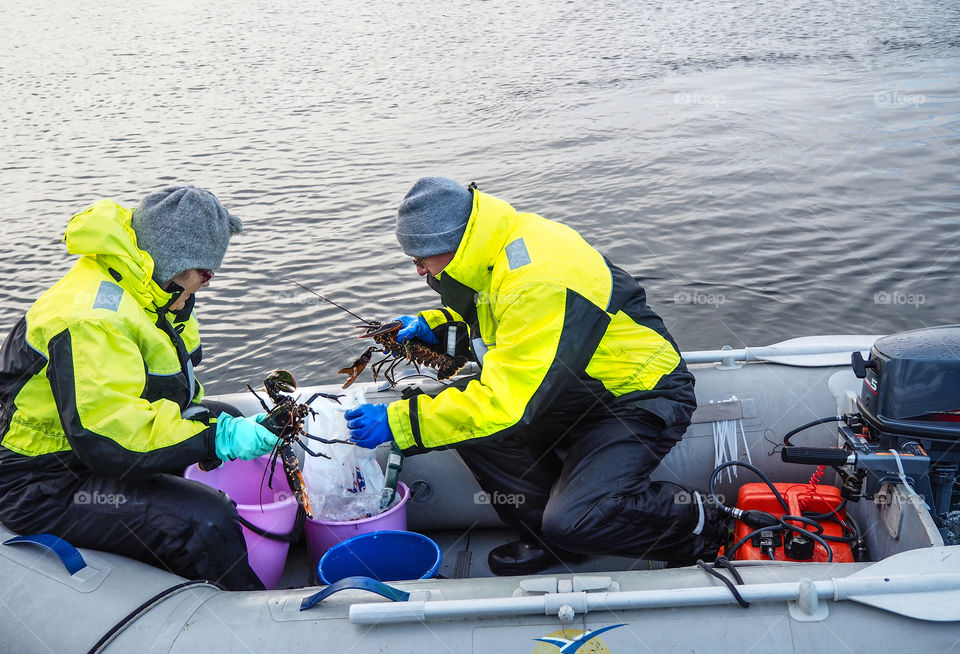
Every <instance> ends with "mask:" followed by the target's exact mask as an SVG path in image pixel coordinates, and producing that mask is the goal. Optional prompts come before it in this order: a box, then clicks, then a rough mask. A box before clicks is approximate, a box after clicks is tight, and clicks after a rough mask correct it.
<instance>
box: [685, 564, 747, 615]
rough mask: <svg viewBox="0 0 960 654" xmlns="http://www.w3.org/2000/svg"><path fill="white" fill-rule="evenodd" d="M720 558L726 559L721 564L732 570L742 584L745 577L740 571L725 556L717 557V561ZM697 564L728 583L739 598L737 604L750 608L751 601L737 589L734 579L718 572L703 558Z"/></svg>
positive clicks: (736, 598)
mask: <svg viewBox="0 0 960 654" xmlns="http://www.w3.org/2000/svg"><path fill="white" fill-rule="evenodd" d="M720 559H723V560H724V561H726V564H723V563H721V564H720V565H722V566H723V567H725V568H727V569H728V570H730V571H731V572H732V573H733V575H734V577H735V578H736V579H737V583H738V584H742V583H743V578H742V577H740V573H739V572H737V571H736V569H735V568H734V567H733V565H731V564H730V561H728V560H727V559H726V558H724V557H717V561H720ZM697 565H698V566H700V568H701V569H703V570H704V571H705V572H707V573H709V574H711V575H713V576H714V577H716V578H717V579H719V580H720V581H722V582H723V583H724V584H725V585H726V587H727V588H728V589H729V590H730V593H731V594H732V595H733V598H734V599H735V600H737V604H739V605H740V606H741V607H742V608H745V609H746V608H750V602H748V601H747V600H745V599H743V595H741V594H740V591H739V590H737V587H736V586H735V585H734V583H733V582H732V581H730V580H729V579H727V578H726V577H724V576H723V575H722V574H720V573H719V572H717V571H716V570H714V569H713V568H711V567H710V566H708V565H707V564H706V563H704V562H703V559H697ZM714 566H716V563H715V564H714Z"/></svg>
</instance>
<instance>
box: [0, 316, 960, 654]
mask: <svg viewBox="0 0 960 654" xmlns="http://www.w3.org/2000/svg"><path fill="white" fill-rule="evenodd" d="M958 352H960V327H940V328H934V329H925V330H919V331H915V332H907V333H904V334H899V335H894V336H887V337H876V336H818V337H807V338H798V339H793V340H790V341H786V342H783V343H778V344H776V345H772V346H766V347H759V348H743V349H732V348H724V349H721V350H715V351H702V352H687V353H685V354H684V357H685V359H686V360H687V362H688V364H689V366H690V369H691V370H692V371H693V373H694V374H695V376H696V391H697V397H698V405H699V408H698V410H697V412H696V414H695V415H694V419H693V424H692V425H691V426H690V428H689V430H688V431H687V433H686V435H685V437H684V439H683V441H682V442H681V443H680V444H679V445H678V446H677V447H676V448H674V450H673V451H671V452H670V454H669V455H668V456H667V457H666V458H665V459H664V461H663V463H662V464H661V466H660V468H659V469H658V471H657V473H656V475H655V477H657V478H660V479H665V480H671V481H675V482H677V483H679V484H681V485H683V486H684V487H688V488H696V489H702V490H703V491H704V492H703V493H702V494H700V493H697V494H695V495H694V496H687V497H678V498H677V501H688V502H691V501H706V502H717V503H718V504H719V505H722V506H725V507H727V508H728V509H729V510H730V511H732V512H734V514H736V512H737V511H740V512H741V513H740V514H739V515H740V517H741V518H742V519H743V520H744V521H746V522H742V521H740V522H737V531H736V533H735V536H734V537H735V538H736V540H737V543H736V544H733V545H730V546H729V547H730V549H729V551H728V554H729V555H730V556H729V559H730V563H729V564H726V565H703V566H691V567H686V568H672V569H667V568H665V567H664V566H663V564H662V563H660V562H656V561H646V560H638V559H632V558H625V557H614V556H593V557H590V558H588V559H586V560H585V561H583V562H581V563H577V564H575V565H557V566H556V567H554V568H550V569H548V570H546V571H544V572H542V573H540V574H537V575H531V576H526V577H495V576H493V575H492V574H491V573H490V571H489V569H488V568H487V563H486V561H487V554H488V552H489V551H490V549H491V548H493V547H495V546H497V545H499V544H501V543H503V542H505V541H507V540H509V539H510V532H509V531H508V530H507V529H506V528H505V527H504V525H503V524H502V523H500V522H499V521H498V519H497V517H496V514H495V513H494V511H493V510H492V508H491V507H490V505H489V502H485V501H483V494H482V493H480V488H479V487H478V486H477V485H476V483H475V482H474V480H473V478H472V476H471V475H470V474H469V472H468V471H467V469H466V467H465V466H464V465H463V463H462V462H461V461H460V460H459V458H458V457H457V455H456V454H455V453H453V452H451V451H437V452H430V453H427V454H423V455H419V456H415V457H410V458H408V459H407V460H406V461H405V462H404V465H403V468H402V472H401V474H400V479H401V481H402V482H403V484H404V485H405V486H406V487H407V488H409V489H410V490H409V495H410V497H409V500H408V502H407V506H406V509H407V527H408V529H409V530H411V531H416V532H420V533H422V534H425V535H427V536H429V537H430V538H431V539H433V541H435V542H436V543H437V544H438V545H439V546H440V549H441V551H442V552H443V560H442V563H441V565H440V567H439V570H438V572H439V576H438V578H431V579H419V580H407V581H390V582H378V581H375V580H373V579H364V578H362V577H350V578H348V579H344V580H341V581H339V582H336V583H334V584H331V585H329V586H322V585H317V581H316V579H317V578H316V572H315V569H314V566H313V564H312V562H311V561H310V559H309V557H308V555H307V551H306V548H305V546H304V545H303V543H299V544H294V545H293V546H292V548H291V550H290V554H289V556H288V559H287V563H286V568H285V569H284V571H283V577H282V579H281V581H280V582H279V588H278V589H277V590H268V591H259V592H230V591H224V590H221V589H219V588H218V587H216V586H215V585H212V584H209V583H207V582H204V581H200V580H189V579H183V578H180V577H177V576H176V575H173V574H170V573H169V572H166V571H164V570H161V569H159V568H155V567H152V566H149V565H146V564H143V563H140V562H137V561H133V560H130V559H127V558H124V557H121V556H117V555H112V554H108V553H104V552H99V551H93V550H85V549H81V550H76V549H75V548H73V547H72V546H71V545H70V544H69V543H67V542H65V541H61V540H59V539H52V538H48V537H46V536H43V535H31V534H20V535H18V534H13V533H11V532H9V531H7V530H4V529H3V528H0V542H3V543H4V544H3V545H0V652H10V653H16V654H25V653H31V652H58V653H59V652H149V653H160V652H163V653H173V652H177V653H188V654H196V653H197V652H201V651H202V652H210V653H214V652H257V653H258V654H259V653H262V652H277V653H280V652H283V653H285V654H289V653H291V652H315V651H330V650H333V649H335V650H337V651H344V652H353V653H356V654H368V653H373V652H390V653H391V654H403V653H411V654H412V653H416V654H424V653H427V652H432V653H441V654H446V653H451V652H454V653H457V654H463V653H468V652H474V653H476V654H481V653H482V654H491V653H494V654H500V653H504V654H506V653H528V652H534V653H537V654H545V653H547V652H565V653H575V652H580V653H581V654H586V653H587V652H594V653H596V652H610V653H620V654H624V653H634V652H658V653H659V652H671V651H677V652H680V651H683V652H758V653H762V652H778V653H780V652H811V651H817V650H820V649H835V650H838V651H851V652H868V651H871V652H883V651H904V650H908V651H925V652H946V651H951V650H952V649H955V648H957V646H958V642H960V546H958V545H956V544H954V543H956V542H957V533H956V532H957V524H956V519H957V517H958V516H960V512H957V511H956V509H957V508H958V501H957V499H956V497H955V496H954V495H953V491H954V485H955V481H956V477H957V468H958V465H960V422H957V421H956V415H957V414H956V410H957V409H960V354H958ZM358 383H359V382H358ZM437 384H438V382H436V381H430V380H427V381H424V380H423V378H422V377H416V378H409V379H402V380H400V382H399V383H398V386H397V387H395V388H389V387H386V388H384V387H382V386H378V385H376V384H374V383H369V384H367V385H366V389H365V390H366V394H367V400H368V401H375V402H389V401H391V400H393V399H396V398H398V397H399V394H400V393H401V392H402V390H403V389H404V388H405V387H409V386H413V385H421V386H422V387H424V389H425V390H427V391H428V392H430V391H431V390H436V389H437V388H439V386H437ZM301 390H302V391H303V392H304V393H310V392H312V391H326V392H335V391H336V390H338V387H337V388H320V387H316V388H304V389H301ZM215 399H220V400H223V401H227V402H231V403H233V404H235V405H237V406H238V407H240V408H241V409H242V410H243V411H244V412H247V413H253V412H256V411H259V410H260V408H259V403H258V401H257V399H256V398H254V397H253V396H252V395H251V394H247V393H243V394H235V395H225V396H221V397H218V398H215ZM785 437H786V441H787V444H786V445H785V444H784V440H785ZM378 454H379V455H380V457H381V459H383V458H385V457H386V456H387V455H388V454H389V448H387V447H385V446H384V447H383V448H382V451H378ZM734 461H738V462H742V465H741V464H739V463H737V464H735V463H731V462H734ZM758 473H760V474H762V475H763V476H765V477H766V478H767V481H769V482H770V483H769V484H768V483H767V481H764V480H763V479H762V478H761V476H759V474H758ZM708 487H709V489H710V491H711V492H706V490H707V489H708ZM773 489H777V492H775V491H774V490H773ZM798 493H799V502H800V506H799V507H798V506H796V505H795V500H796V499H797V496H798ZM813 496H816V498H819V499H821V500H823V501H824V502H825V503H826V504H824V505H823V506H822V507H820V508H815V507H813V505H811V504H807V505H806V506H804V502H810V501H812V500H810V498H811V497H813ZM804 497H806V498H807V499H806V500H804ZM478 498H480V499H478ZM781 500H782V501H781ZM787 503H789V507H788V506H787ZM811 508H813V509H814V511H813V513H811ZM794 514H802V515H805V516H808V517H806V518H805V519H804V520H800V519H796V518H794V519H786V520H785V519H784V517H783V516H785V515H794ZM759 515H766V516H770V515H772V516H774V518H773V519H769V518H768V519H766V520H767V522H764V521H763V520H760V521H759V522H758V521H757V519H756V516H759ZM811 515H813V518H810V517H809V516H811ZM750 516H753V518H752V519H751V518H750ZM952 521H953V522H952ZM747 523H750V524H747ZM791 525H792V527H791ZM829 534H833V535H832V536H830V535H829ZM825 536H826V538H825ZM827 539H829V540H827ZM828 550H829V552H828Z"/></svg>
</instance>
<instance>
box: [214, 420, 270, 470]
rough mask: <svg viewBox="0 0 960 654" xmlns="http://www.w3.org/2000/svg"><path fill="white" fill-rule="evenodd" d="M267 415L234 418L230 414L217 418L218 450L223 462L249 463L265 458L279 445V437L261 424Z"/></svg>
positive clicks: (218, 456)
mask: <svg viewBox="0 0 960 654" xmlns="http://www.w3.org/2000/svg"><path fill="white" fill-rule="evenodd" d="M266 415H267V414H265V413H260V414H258V415H255V416H247V417H243V416H241V417H239V418H237V417H234V416H231V415H230V414H229V413H221V414H220V415H219V416H217V435H216V449H217V458H218V459H220V460H221V461H233V460H234V459H243V460H244V461H249V460H250V459H256V458H257V457H258V456H263V455H264V454H267V453H268V452H270V450H272V449H273V446H274V445H276V444H277V440H278V439H277V435H276V434H274V433H273V432H272V431H270V430H269V429H267V428H266V427H264V426H263V425H261V424H260V421H261V420H263V418H264V416H266Z"/></svg>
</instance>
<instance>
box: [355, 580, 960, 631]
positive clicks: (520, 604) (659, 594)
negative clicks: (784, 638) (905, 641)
mask: <svg viewBox="0 0 960 654" xmlns="http://www.w3.org/2000/svg"><path fill="white" fill-rule="evenodd" d="M804 584H806V585H807V586H809V585H811V584H812V586H813V587H814V589H815V592H816V595H817V597H818V598H820V599H832V600H844V599H849V598H851V597H858V596H869V595H874V596H876V595H895V594H900V593H916V592H925V593H931V592H937V591H945V590H957V589H960V574H958V573H947V574H937V575H934V574H913V575H899V576H888V577H855V576H854V577H842V578H835V579H822V580H819V581H814V582H809V581H798V582H782V583H775V584H748V585H743V586H737V590H738V591H739V592H740V594H741V595H742V596H743V598H744V599H745V600H747V601H748V602H771V601H795V600H797V599H798V598H799V596H800V593H801V592H802V590H803V587H804ZM934 601H935V600H934ZM734 602H736V600H735V599H734V597H733V595H732V594H731V593H730V591H729V590H728V589H727V588H726V587H724V586H705V587H701V588H673V589H663V590H637V591H620V592H615V593H583V592H581V593H550V594H547V595H544V596H538V597H498V598H489V599H475V600H441V601H435V602H423V601H420V602H397V603H393V604H385V603H377V604H354V605H353V606H351V607H350V622H352V623H354V624H382V623H388V622H416V621H424V620H430V619H434V620H449V619H456V618H478V617H492V616H516V615H552V614H554V613H556V610H557V609H558V608H559V607H560V606H562V605H564V604H569V605H570V606H571V607H573V609H574V611H576V612H577V613H589V612H590V611H623V610H633V609H648V608H670V607H683V606H711V605H723V604H733V603H734Z"/></svg>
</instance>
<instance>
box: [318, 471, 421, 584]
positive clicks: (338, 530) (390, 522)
mask: <svg viewBox="0 0 960 654" xmlns="http://www.w3.org/2000/svg"><path fill="white" fill-rule="evenodd" d="M409 497H410V489H409V488H407V487H406V485H405V484H404V483H403V482H402V481H401V482H399V483H398V484H397V499H396V500H394V502H393V506H391V507H390V508H389V509H387V510H386V511H384V512H383V513H380V514H378V515H375V516H371V517H369V518H362V519H360V520H348V521H346V522H334V521H332V520H317V519H310V518H307V521H306V523H305V524H304V531H305V533H306V535H307V548H308V549H309V550H310V560H311V561H313V566H314V567H316V566H317V564H318V563H319V562H320V559H321V558H322V557H323V555H324V554H326V553H327V550H328V549H330V548H331V547H333V546H334V545H336V544H337V543H341V542H343V541H345V540H347V539H348V538H353V537H354V536H359V535H360V534H368V533H370V532H373V531H406V530H407V499H408V498H409Z"/></svg>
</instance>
